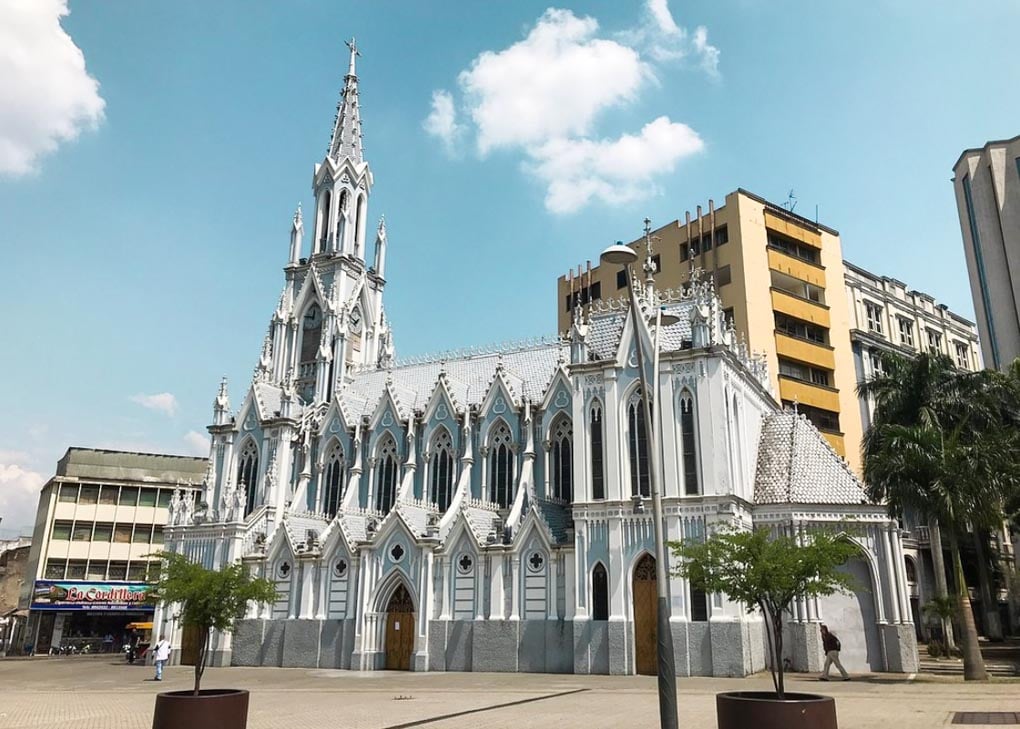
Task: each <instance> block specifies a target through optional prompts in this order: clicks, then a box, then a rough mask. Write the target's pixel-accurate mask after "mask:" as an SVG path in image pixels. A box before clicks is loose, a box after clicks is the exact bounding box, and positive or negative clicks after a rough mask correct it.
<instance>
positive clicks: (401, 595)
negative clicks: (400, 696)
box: [386, 585, 414, 671]
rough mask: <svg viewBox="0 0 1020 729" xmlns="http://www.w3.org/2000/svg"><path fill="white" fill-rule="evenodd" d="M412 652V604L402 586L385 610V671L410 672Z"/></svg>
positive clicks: (398, 588)
mask: <svg viewBox="0 0 1020 729" xmlns="http://www.w3.org/2000/svg"><path fill="white" fill-rule="evenodd" d="M413 652H414V603H412V602H411V596H410V595H409V594H408V592H407V590H406V589H405V588H404V586H403V585H400V586H399V587H397V589H396V591H395V592H394V593H393V597H391V598H390V604H389V606H388V607H387V608H386V670H387V671H409V670H411V654H412V653H413Z"/></svg>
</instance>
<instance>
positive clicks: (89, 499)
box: [78, 486, 99, 505]
mask: <svg viewBox="0 0 1020 729" xmlns="http://www.w3.org/2000/svg"><path fill="white" fill-rule="evenodd" d="M78 503H79V504H89V505H91V504H98V503H99V487H98V486H82V487H81V496H79V497H78Z"/></svg>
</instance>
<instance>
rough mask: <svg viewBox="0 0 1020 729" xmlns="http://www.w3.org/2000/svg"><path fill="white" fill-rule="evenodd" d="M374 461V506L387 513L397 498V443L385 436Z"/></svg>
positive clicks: (390, 437)
mask: <svg viewBox="0 0 1020 729" xmlns="http://www.w3.org/2000/svg"><path fill="white" fill-rule="evenodd" d="M378 458H379V460H378V461H377V462H376V466H375V467H376V481H375V508H376V509H378V510H379V511H381V512H383V513H384V514H388V513H389V511H390V509H392V508H393V503H394V502H395V501H396V500H397V444H396V443H395V442H394V440H393V438H392V436H389V435H387V436H385V440H384V441H383V443H382V445H381V446H380V447H379V455H378Z"/></svg>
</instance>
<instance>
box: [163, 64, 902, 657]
mask: <svg viewBox="0 0 1020 729" xmlns="http://www.w3.org/2000/svg"><path fill="white" fill-rule="evenodd" d="M312 184H313V189H314V192H315V198H316V201H317V209H316V211H315V221H316V222H315V231H314V235H313V241H312V247H311V252H310V254H309V255H308V256H307V257H303V256H302V250H301V248H302V240H301V237H302V220H301V217H300V215H298V216H296V217H295V223H294V228H293V233H292V236H291V244H290V259H289V262H288V264H287V265H286V267H285V268H284V277H285V283H284V290H283V293H282V295H281V297H280V300H279V304H278V305H277V307H276V310H275V313H274V314H273V316H272V319H271V321H270V324H269V327H268V333H267V335H266V338H265V342H264V345H263V347H262V352H261V355H260V357H259V360H258V364H257V366H256V370H255V375H254V377H253V380H252V382H251V384H250V386H249V387H248V388H247V390H246V392H245V393H244V395H243V399H242V401H241V404H240V407H239V408H238V409H237V410H231V408H230V404H229V401H228V396H227V388H226V385H225V384H223V385H221V388H220V391H219V394H218V395H217V397H216V400H215V403H214V411H213V417H214V424H213V425H212V426H210V428H209V430H210V433H211V434H212V449H211V466H210V474H211V478H210V479H209V480H208V481H207V482H206V483H205V484H204V486H203V492H202V496H201V498H200V499H199V500H198V501H197V502H196V501H194V500H191V499H185V500H183V501H181V502H175V503H174V504H173V505H172V509H171V525H170V526H169V527H168V532H167V534H168V539H167V544H168V547H169V548H172V549H174V550H178V551H180V552H182V553H183V554H185V555H187V556H189V557H190V558H192V559H195V560H200V561H202V562H203V563H205V564H207V565H210V566H220V565H223V564H227V563H231V562H234V561H237V560H242V561H243V562H244V563H245V564H247V565H249V566H250V569H251V570H252V571H253V572H254V573H256V574H260V575H264V576H266V577H267V578H269V579H272V580H274V581H275V582H276V584H277V586H278V599H277V600H276V601H275V602H274V603H272V604H269V605H265V606H262V607H255V606H253V608H252V610H251V612H250V613H249V615H248V616H247V618H246V619H245V620H242V621H241V622H240V624H239V625H238V626H237V630H236V631H235V632H234V633H233V635H218V636H216V638H215V641H214V645H213V646H212V654H211V655H212V658H213V660H214V661H215V662H228V661H230V662H233V663H234V664H237V665H283V666H309V667H330V668H351V669H358V670H373V669H380V668H384V667H386V668H397V669H413V670H436V671H465V670H477V671H539V672H567V673H572V672H576V673H615V674H625V673H654V671H655V650H656V648H655V646H656V639H655V630H656V621H655V615H656V601H655V595H656V582H655V580H656V577H655V558H654V553H655V545H654V540H653V525H652V516H651V511H652V509H651V504H650V501H649V495H650V490H649V470H648V469H649V463H650V459H649V440H648V433H647V431H646V428H645V418H644V405H643V403H642V392H641V385H640V378H639V373H638V369H637V359H636V351H637V349H636V348H637V347H639V346H640V347H643V348H648V349H650V348H651V346H652V344H651V338H650V334H649V330H648V327H647V326H645V325H644V324H641V325H640V326H639V327H638V328H637V329H635V328H634V327H633V326H632V324H631V319H630V318H629V316H628V305H627V304H626V302H622V303H621V302H616V301H609V302H605V303H603V304H594V305H591V306H584V307H582V306H578V307H576V308H575V310H574V318H573V323H572V325H571V329H570V333H569V335H568V336H567V337H566V338H564V339H553V340H550V341H544V342H533V343H530V344H526V345H520V346H507V347H502V348H498V349H495V350H492V351H476V352H461V353H451V354H446V355H438V356H436V357H431V358H422V359H420V360H418V361H412V362H406V363H400V362H396V361H394V360H393V357H392V344H391V341H392V339H391V335H390V329H389V326H388V324H387V323H386V319H385V316H384V315H383V306H382V290H383V284H384V283H385V279H384V277H383V264H384V260H385V251H386V245H387V242H386V237H385V230H384V228H383V227H382V225H380V226H379V233H378V235H377V238H376V247H375V256H374V262H372V259H370V258H368V257H366V252H367V248H368V247H367V245H366V241H365V238H364V231H365V219H366V215H367V201H368V198H369V194H370V192H371V186H372V184H373V179H372V175H371V173H370V171H369V167H368V163H367V162H366V161H365V160H364V159H363V157H362V149H361V123H360V118H359V101H358V84H357V76H356V75H355V68H354V54H353V52H352V55H351V61H350V68H349V72H348V74H347V76H346V80H345V87H344V91H343V95H342V97H341V103H340V107H339V109H338V114H337V122H336V125H335V127H334V132H333V137H332V140H331V143H330V145H329V148H328V153H327V155H326V157H325V159H324V160H323V161H322V162H321V163H320V164H319V165H317V166H316V168H315V172H314V175H313V179H312ZM644 265H645V270H646V271H650V270H654V268H653V266H654V264H653V263H652V258H651V252H650V251H649V252H648V257H647V258H646V260H645V264H644ZM635 289H636V290H637V289H640V291H639V298H640V302H641V304H640V305H641V307H642V312H643V315H646V314H647V313H648V312H650V311H654V309H655V308H656V307H659V306H662V307H664V308H665V309H666V311H667V312H668V313H672V314H675V315H676V316H678V317H679V323H676V324H673V325H670V326H667V327H665V328H664V329H663V331H662V332H661V348H660V349H661V351H660V357H661V361H660V370H659V371H660V378H659V388H658V389H657V391H656V392H654V393H651V394H652V396H653V397H654V401H655V402H656V403H657V410H658V411H660V412H661V414H662V429H661V432H662V439H661V443H660V446H661V450H662V456H663V463H664V472H665V480H664V483H663V500H664V510H665V521H666V530H667V533H668V537H669V538H670V539H674V540H682V539H696V538H699V537H700V536H701V535H704V534H705V533H706V531H708V530H710V529H713V528H715V527H717V526H722V525H727V526H733V527H736V528H743V529H748V528H751V527H752V526H756V527H764V528H769V529H774V530H777V531H780V532H782V533H786V534H790V535H799V536H801V537H803V536H804V535H805V533H806V532H808V531H810V529H812V528H813V527H815V526H818V525H824V526H826V527H830V528H839V525H840V524H842V523H844V522H846V521H850V522H855V527H854V529H852V530H849V533H848V536H847V538H848V539H852V540H854V541H855V542H856V543H857V545H858V546H859V548H860V553H859V557H857V558H855V559H853V560H851V561H850V562H849V563H848V564H847V565H846V567H845V569H846V570H848V571H849V572H851V573H852V574H853V575H855V576H856V577H857V581H858V590H857V591H856V592H855V593H852V594H849V595H836V596H832V597H829V598H825V599H811V600H804V601H800V602H798V604H797V605H796V607H795V609H794V614H793V616H792V620H791V624H790V639H789V641H788V646H789V654H788V657H789V658H790V660H792V662H793V664H794V665H795V666H797V667H800V668H803V669H809V668H815V667H820V664H821V659H822V653H821V647H820V644H819V633H818V623H819V622H820V621H822V620H824V619H830V620H831V621H833V623H835V622H836V621H838V624H839V626H840V627H839V630H840V636H841V639H842V641H843V660H844V663H845V664H846V665H847V666H848V667H851V668H854V669H858V670H862V669H863V670H890V671H912V670H914V669H915V667H916V659H917V655H916V646H915V642H914V629H913V626H912V625H911V617H910V610H909V605H908V603H907V585H906V576H905V573H904V569H903V566H904V560H903V555H902V549H901V540H900V533H899V530H898V527H897V525H896V523H895V522H894V521H892V520H890V519H889V517H888V516H887V514H886V510H885V508H884V507H883V506H881V505H876V504H869V503H868V502H867V499H866V497H865V494H864V490H863V487H862V485H861V483H860V481H859V480H858V479H857V477H856V476H855V475H854V473H853V471H852V470H851V468H850V467H849V466H848V465H847V463H846V462H845V461H843V460H842V459H841V458H840V457H839V456H838V455H837V454H836V452H835V451H834V450H833V448H832V446H830V445H829V443H828V442H827V441H826V440H825V438H823V437H822V435H821V434H820V433H819V432H818V431H817V430H816V429H815V427H814V426H813V425H812V424H811V423H810V422H809V421H808V420H807V419H806V417H804V416H803V415H799V414H797V413H795V412H793V411H787V410H784V409H783V408H782V407H781V405H780V403H779V401H778V400H777V397H776V394H775V392H774V391H773V389H772V385H771V379H770V377H769V375H768V372H767V367H766V366H765V364H764V360H763V359H762V358H761V357H759V356H756V355H752V354H750V353H748V351H747V347H746V345H743V344H742V343H741V342H740V341H738V338H737V336H736V334H735V332H734V331H733V330H732V328H727V326H726V325H725V317H724V314H723V308H722V306H721V305H720V302H719V299H718V297H717V296H716V293H715V291H714V289H713V288H712V286H711V285H710V284H707V283H705V282H702V281H700V280H699V279H698V278H697V277H696V278H695V279H694V280H693V281H692V282H691V283H690V284H688V285H687V286H685V287H684V288H683V289H682V290H678V291H658V290H656V288H655V286H654V281H653V280H652V279H651V278H649V279H647V280H646V282H645V283H643V284H641V283H640V282H636V283H635ZM450 290H451V291H452V290H455V287H451V289H450ZM435 291H436V289H435V288H434V287H433V288H430V293H431V294H432V295H435ZM507 311H508V312H510V311H512V302H507ZM642 321H643V320H642ZM669 589H670V591H671V605H672V615H673V618H672V620H671V622H670V627H671V631H672V640H673V643H674V646H675V650H676V655H677V667H678V671H679V673H681V674H682V675H716V676H732V675H745V674H748V673H751V672H753V671H758V670H761V669H762V668H763V667H764V662H765V657H764V656H765V639H764V633H763V628H762V622H761V619H760V618H759V617H758V616H755V615H749V614H748V613H747V611H746V610H745V609H744V606H742V605H737V604H734V603H732V602H730V601H728V600H727V599H725V598H724V596H722V595H707V594H705V593H703V592H699V591H698V590H696V589H694V588H693V587H692V586H691V585H690V584H689V583H688V582H687V581H686V580H683V579H680V578H677V577H673V578H671V579H670V580H669ZM156 620H157V623H159V624H160V626H162V627H163V629H165V630H166V632H167V633H168V634H169V635H171V636H172V637H171V641H172V642H173V643H174V645H176V646H181V647H182V648H183V649H184V650H183V655H182V656H181V657H182V658H183V659H184V660H188V658H189V646H191V645H192V642H193V636H189V634H188V630H187V629H186V628H182V626H180V625H178V623H177V621H176V619H175V617H174V612H173V611H172V610H168V611H166V612H164V613H162V614H158V615H157V619H156ZM178 655H181V654H180V653H178Z"/></svg>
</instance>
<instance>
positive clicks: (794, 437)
mask: <svg viewBox="0 0 1020 729" xmlns="http://www.w3.org/2000/svg"><path fill="white" fill-rule="evenodd" d="M754 501H755V503H758V504H870V503H871V501H870V500H869V499H868V496H867V494H866V492H865V490H864V484H862V483H861V482H860V480H859V479H858V478H857V476H856V475H855V474H854V472H853V471H852V470H851V469H850V466H849V465H847V462H846V461H844V460H843V459H842V458H840V456H839V454H837V453H836V451H834V450H833V449H832V446H830V445H829V442H828V441H827V440H825V438H824V437H823V436H822V434H821V433H819V432H818V429H817V428H815V426H814V425H812V424H811V422H810V421H809V420H808V419H807V418H806V417H805V416H804V415H802V414H797V413H793V412H785V411H784V412H777V413H773V414H771V415H769V416H767V417H766V418H765V420H764V422H763V423H762V429H761V439H760V441H759V444H758V467H757V472H756V473H755V480H754Z"/></svg>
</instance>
